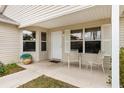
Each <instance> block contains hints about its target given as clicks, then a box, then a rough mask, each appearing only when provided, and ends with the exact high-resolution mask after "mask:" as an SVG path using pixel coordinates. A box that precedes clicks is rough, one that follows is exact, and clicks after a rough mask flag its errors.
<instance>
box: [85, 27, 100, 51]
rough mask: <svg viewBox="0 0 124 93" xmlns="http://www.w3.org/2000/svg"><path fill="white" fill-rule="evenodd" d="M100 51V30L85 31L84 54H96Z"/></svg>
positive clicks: (98, 28)
mask: <svg viewBox="0 0 124 93" xmlns="http://www.w3.org/2000/svg"><path fill="white" fill-rule="evenodd" d="M100 50H101V28H100V27H95V28H86V29H85V53H98V52H99V51H100Z"/></svg>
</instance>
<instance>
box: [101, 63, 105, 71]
mask: <svg viewBox="0 0 124 93" xmlns="http://www.w3.org/2000/svg"><path fill="white" fill-rule="evenodd" d="M102 70H103V73H105V69H104V66H103V64H102Z"/></svg>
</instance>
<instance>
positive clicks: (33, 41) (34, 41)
mask: <svg viewBox="0 0 124 93" xmlns="http://www.w3.org/2000/svg"><path fill="white" fill-rule="evenodd" d="M23 31H29V32H35V40H24V38H23ZM23 31H22V40H23V52H35V51H36V31H32V30H23ZM24 42H32V43H35V48H34V50H30V51H29V50H28V51H27V50H26V51H24Z"/></svg>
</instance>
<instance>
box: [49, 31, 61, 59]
mask: <svg viewBox="0 0 124 93" xmlns="http://www.w3.org/2000/svg"><path fill="white" fill-rule="evenodd" d="M51 58H52V59H60V60H61V59H62V32H61V31H57V32H51Z"/></svg>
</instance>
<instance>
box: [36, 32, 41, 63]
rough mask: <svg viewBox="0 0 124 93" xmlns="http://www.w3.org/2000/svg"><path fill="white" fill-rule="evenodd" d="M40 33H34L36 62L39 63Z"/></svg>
mask: <svg viewBox="0 0 124 93" xmlns="http://www.w3.org/2000/svg"><path fill="white" fill-rule="evenodd" d="M40 51H41V50H40V31H36V55H37V56H36V57H37V58H36V61H37V62H38V61H40Z"/></svg>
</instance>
